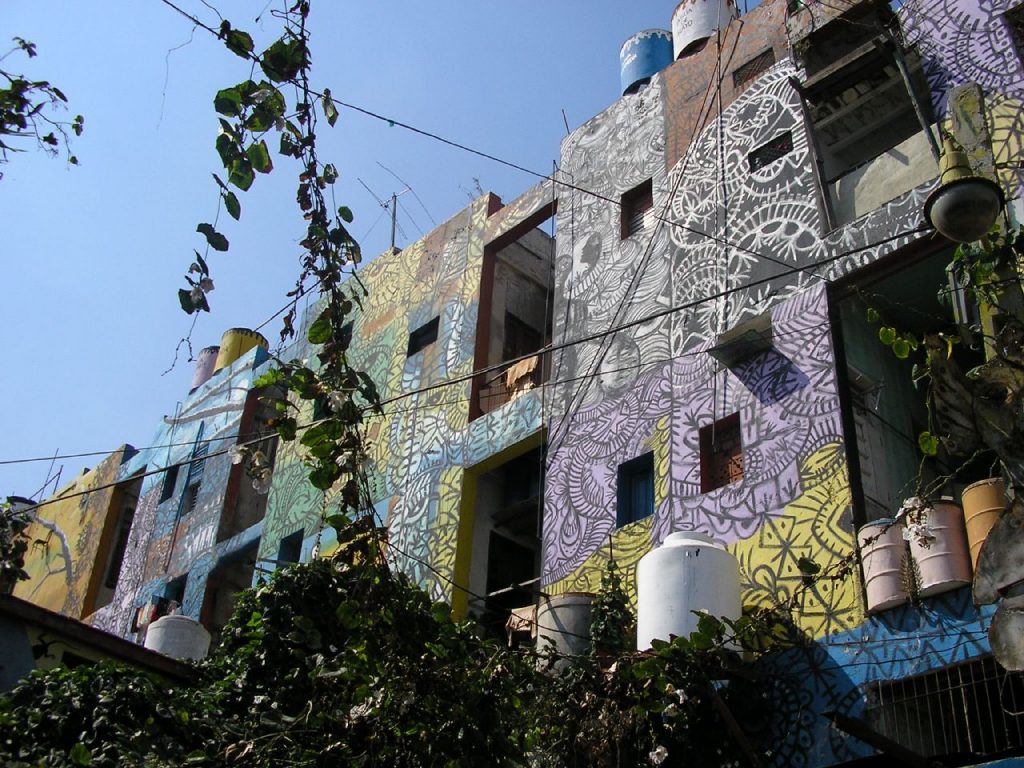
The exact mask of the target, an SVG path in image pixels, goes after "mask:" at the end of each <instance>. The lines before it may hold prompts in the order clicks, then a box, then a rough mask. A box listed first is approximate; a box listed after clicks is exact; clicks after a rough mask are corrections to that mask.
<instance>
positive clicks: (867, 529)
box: [857, 518, 910, 613]
mask: <svg viewBox="0 0 1024 768" xmlns="http://www.w3.org/2000/svg"><path fill="white" fill-rule="evenodd" d="M857 545H858V547H859V548H860V561H861V565H862V566H863V568H864V590H865V592H866V594H867V610H868V613H874V612H876V611H882V610H885V609H886V608H892V607H893V606H896V605H901V604H902V603H905V602H907V601H908V600H910V592H909V591H908V590H907V585H906V583H905V579H904V575H903V574H904V567H905V563H906V556H907V545H906V543H905V542H904V540H903V525H902V524H901V523H898V522H897V521H896V520H894V519H892V518H885V519H883V520H875V521H873V522H870V523H868V524H867V525H863V526H861V528H860V530H859V531H857Z"/></svg>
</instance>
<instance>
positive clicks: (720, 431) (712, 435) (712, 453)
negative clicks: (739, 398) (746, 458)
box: [700, 413, 743, 493]
mask: <svg viewBox="0 0 1024 768" xmlns="http://www.w3.org/2000/svg"><path fill="white" fill-rule="evenodd" d="M742 479H743V440H742V438H741V436H740V415H739V414H738V413H734V414H732V415H731V416H726V417H725V418H724V419H719V420H718V421H716V422H715V423H714V424H708V425H707V426H706V427H701V428H700V492H701V493H710V492H711V491H713V490H715V489H717V488H722V487H724V486H726V485H729V484H731V483H738V482H739V481H740V480H742Z"/></svg>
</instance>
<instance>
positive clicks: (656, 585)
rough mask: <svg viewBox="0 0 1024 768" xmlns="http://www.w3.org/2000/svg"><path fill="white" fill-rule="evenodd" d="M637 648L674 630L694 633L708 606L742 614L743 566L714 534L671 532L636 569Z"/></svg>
mask: <svg viewBox="0 0 1024 768" xmlns="http://www.w3.org/2000/svg"><path fill="white" fill-rule="evenodd" d="M636 593H637V613H636V649H637V650H638V651H644V650H647V649H648V648H650V647H651V643H652V641H653V640H655V639H658V640H669V639H670V636H671V635H675V636H676V637H689V636H690V634H691V633H693V632H694V631H696V629H697V622H698V621H699V617H698V616H697V615H696V614H695V613H694V611H702V612H704V613H708V614H711V615H712V616H715V617H718V618H727V619H733V620H735V619H738V618H740V616H741V615H742V613H743V603H742V601H741V600H740V565H739V562H738V561H737V560H736V558H735V557H733V556H732V554H730V553H729V552H727V551H726V550H725V547H723V546H722V545H721V544H719V543H718V542H716V541H715V540H714V539H712V538H711V537H710V536H708V535H706V534H703V533H698V532H697V531H680V532H679V533H673V534H670V535H669V536H668V537H667V538H666V539H665V541H664V543H663V544H662V545H661V546H660V547H658V548H657V549H652V550H651V551H650V552H648V553H647V554H646V555H644V556H643V557H642V558H640V563H639V564H638V565H637V569H636Z"/></svg>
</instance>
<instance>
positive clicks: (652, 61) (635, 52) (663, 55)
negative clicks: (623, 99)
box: [619, 29, 673, 96]
mask: <svg viewBox="0 0 1024 768" xmlns="http://www.w3.org/2000/svg"><path fill="white" fill-rule="evenodd" d="M672 61H673V56H672V33H671V32H669V31H668V30H667V29H645V30H644V31H643V32H637V33H636V34H635V35H633V36H632V37H631V38H629V39H628V40H627V41H626V42H624V43H623V44H622V48H621V49H620V50H619V76H620V79H621V81H622V95H623V96H625V95H626V94H627V93H635V92H636V91H637V90H638V89H639V88H640V86H641V85H644V84H645V83H647V82H649V81H650V79H651V78H652V77H653V76H654V75H656V74H657V73H658V72H661V70H663V69H664V68H665V67H667V66H668V65H669V64H671V63H672Z"/></svg>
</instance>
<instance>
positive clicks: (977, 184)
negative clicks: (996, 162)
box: [924, 138, 1006, 243]
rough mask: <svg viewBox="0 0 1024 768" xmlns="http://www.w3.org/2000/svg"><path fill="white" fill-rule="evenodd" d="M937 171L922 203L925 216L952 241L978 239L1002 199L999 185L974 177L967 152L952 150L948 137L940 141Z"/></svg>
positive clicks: (987, 228)
mask: <svg viewBox="0 0 1024 768" xmlns="http://www.w3.org/2000/svg"><path fill="white" fill-rule="evenodd" d="M939 170H940V171H941V172H942V177H941V178H940V179H939V186H937V187H936V188H935V189H934V190H932V193H931V194H930V195H928V199H927V200H925V203H924V217H925V219H926V220H927V222H928V223H929V224H930V225H931V226H932V227H934V228H935V229H936V230H938V231H939V232H940V233H942V234H943V235H945V236H946V237H947V238H949V239H950V240H953V241H954V242H957V243H969V242H972V241H974V240H979V239H981V238H982V237H984V236H985V234H986V233H987V232H988V231H989V230H990V229H991V228H992V225H993V224H994V223H995V221H996V217H997V216H998V215H999V212H1000V211H1001V210H1002V209H1003V205H1004V204H1005V202H1006V196H1005V195H1004V194H1003V189H1002V187H1000V186H999V185H998V184H996V183H995V182H994V181H992V180H991V179H986V178H983V177H981V176H976V175H975V174H974V172H973V171H972V170H971V166H970V163H969V162H968V161H967V154H966V153H965V152H962V151H960V150H958V149H956V148H955V147H954V145H953V142H952V141H951V140H950V139H948V138H947V139H946V140H945V141H944V142H943V146H942V157H941V158H939Z"/></svg>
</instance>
